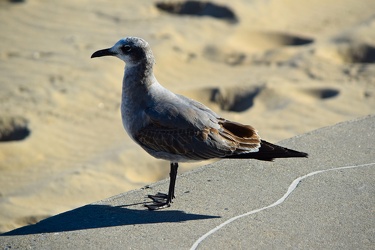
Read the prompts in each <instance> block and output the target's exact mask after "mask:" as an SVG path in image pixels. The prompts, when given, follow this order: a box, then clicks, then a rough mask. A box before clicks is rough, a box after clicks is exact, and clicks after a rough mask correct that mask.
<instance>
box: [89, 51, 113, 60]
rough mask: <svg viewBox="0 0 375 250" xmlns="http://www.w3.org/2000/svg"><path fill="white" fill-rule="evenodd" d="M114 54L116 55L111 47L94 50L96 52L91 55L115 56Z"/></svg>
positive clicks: (92, 56)
mask: <svg viewBox="0 0 375 250" xmlns="http://www.w3.org/2000/svg"><path fill="white" fill-rule="evenodd" d="M114 55H116V53H114V52H112V51H110V49H101V50H98V51H96V52H94V54H92V55H91V58H94V57H101V56H114Z"/></svg>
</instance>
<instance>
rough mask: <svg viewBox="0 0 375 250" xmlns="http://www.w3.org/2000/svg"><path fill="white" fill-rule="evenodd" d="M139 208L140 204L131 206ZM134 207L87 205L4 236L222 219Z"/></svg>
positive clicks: (176, 211) (175, 211)
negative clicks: (134, 206)
mask: <svg viewBox="0 0 375 250" xmlns="http://www.w3.org/2000/svg"><path fill="white" fill-rule="evenodd" d="M131 205H136V204H131ZM131 205H124V206H110V205H95V204H92V205H86V206H83V207H79V208H76V209H74V210H71V211H68V212H65V213H62V214H58V215H56V216H53V217H50V218H47V219H45V220H42V221H40V222H38V223H36V224H34V225H29V226H25V227H22V228H18V229H15V230H13V231H10V232H7V233H4V234H2V235H3V236H6V235H8V236H11V235H28V234H38V233H56V232H63V231H76V230H82V229H93V228H103V227H115V226H125V225H135V224H152V223H174V222H183V221H189V220H205V219H213V218H220V216H211V215H200V214H189V213H185V212H183V211H179V210H169V209H166V210H159V211H149V210H147V209H141V210H139V209H129V208H126V207H129V206H131Z"/></svg>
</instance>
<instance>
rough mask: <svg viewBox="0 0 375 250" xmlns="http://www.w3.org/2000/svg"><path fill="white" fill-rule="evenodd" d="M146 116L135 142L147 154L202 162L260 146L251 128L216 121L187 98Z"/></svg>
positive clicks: (206, 110) (250, 150)
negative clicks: (149, 152)
mask: <svg viewBox="0 0 375 250" xmlns="http://www.w3.org/2000/svg"><path fill="white" fill-rule="evenodd" d="M145 116H146V117H147V119H148V120H149V121H150V122H149V123H148V125H146V126H145V127H144V128H142V129H140V130H139V131H138V133H137V134H136V136H135V139H136V140H137V141H138V142H139V143H140V145H141V146H142V147H144V148H145V149H147V150H148V151H150V150H151V151H155V152H166V153H169V154H174V155H181V156H184V157H186V158H188V159H191V160H203V159H211V158H220V157H225V156H228V155H233V154H241V153H250V152H257V151H258V150H259V147H260V138H259V136H258V134H257V132H256V131H255V130H254V128H252V127H251V126H248V125H242V124H239V123H235V122H230V121H227V120H225V119H222V118H219V117H218V115H217V114H216V113H214V112H213V111H211V110H210V109H208V108H207V107H205V106H204V105H203V104H201V103H199V102H196V101H193V100H190V99H188V98H186V97H181V96H180V99H179V102H164V103H162V104H160V106H156V107H152V108H149V109H146V110H145Z"/></svg>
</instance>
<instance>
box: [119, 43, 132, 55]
mask: <svg viewBox="0 0 375 250" xmlns="http://www.w3.org/2000/svg"><path fill="white" fill-rule="evenodd" d="M120 49H121V51H122V53H124V54H129V52H130V51H131V50H132V49H131V47H130V46H129V45H124V46H121V47H120Z"/></svg>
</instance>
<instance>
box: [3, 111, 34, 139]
mask: <svg viewBox="0 0 375 250" xmlns="http://www.w3.org/2000/svg"><path fill="white" fill-rule="evenodd" d="M27 125H28V121H27V120H26V119H25V118H22V117H0V142H8V141H21V140H24V139H25V138H26V137H28V136H29V135H30V133H31V131H30V130H29V128H28V127H27Z"/></svg>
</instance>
